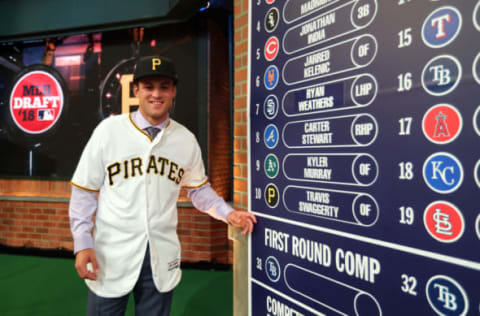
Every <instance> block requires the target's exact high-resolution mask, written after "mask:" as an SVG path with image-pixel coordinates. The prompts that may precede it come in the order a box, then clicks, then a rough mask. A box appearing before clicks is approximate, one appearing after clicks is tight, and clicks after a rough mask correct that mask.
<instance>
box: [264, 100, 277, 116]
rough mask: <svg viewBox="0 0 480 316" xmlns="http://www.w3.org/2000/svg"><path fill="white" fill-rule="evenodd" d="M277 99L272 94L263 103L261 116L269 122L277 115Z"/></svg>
mask: <svg viewBox="0 0 480 316" xmlns="http://www.w3.org/2000/svg"><path fill="white" fill-rule="evenodd" d="M278 108H279V105H278V99H277V97H276V96H275V95H274V94H270V95H269V96H268V97H267V98H266V99H265V102H264V103H263V114H264V115H265V117H266V118H268V119H269V120H271V119H273V118H275V116H277V114H278Z"/></svg>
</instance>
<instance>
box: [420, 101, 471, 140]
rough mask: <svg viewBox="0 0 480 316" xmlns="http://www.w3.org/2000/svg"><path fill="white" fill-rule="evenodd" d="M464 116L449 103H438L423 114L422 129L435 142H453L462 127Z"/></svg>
mask: <svg viewBox="0 0 480 316" xmlns="http://www.w3.org/2000/svg"><path fill="white" fill-rule="evenodd" d="M462 124H463V123H462V116H461V115H460V113H459V112H458V110H457V109H456V108H454V107H453V106H452V105H449V104H437V105H435V106H433V107H431V108H430V109H428V111H427V113H425V115H424V116H423V121H422V129H423V133H424V134H425V136H426V137H427V139H428V140H429V141H431V142H432V143H435V144H447V143H450V142H452V141H453V140H454V139H455V138H457V136H458V135H459V134H460V131H461V129H462Z"/></svg>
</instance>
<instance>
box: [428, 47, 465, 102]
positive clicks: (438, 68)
mask: <svg viewBox="0 0 480 316" xmlns="http://www.w3.org/2000/svg"><path fill="white" fill-rule="evenodd" d="M461 77H462V66H461V64H460V62H459V61H458V60H457V59H456V58H455V57H453V56H450V55H441V56H437V57H435V58H433V59H432V60H430V61H429V62H428V63H427V65H426V66H425V68H423V72H422V86H423V88H424V89H425V91H427V93H429V94H431V95H434V96H441V95H446V94H448V93H450V92H452V91H453V90H454V89H455V88H456V87H457V85H458V83H459V82H460V78H461Z"/></svg>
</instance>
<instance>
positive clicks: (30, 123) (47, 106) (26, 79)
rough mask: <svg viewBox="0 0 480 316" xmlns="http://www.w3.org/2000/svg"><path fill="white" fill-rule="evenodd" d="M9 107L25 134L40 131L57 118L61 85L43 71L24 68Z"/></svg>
mask: <svg viewBox="0 0 480 316" xmlns="http://www.w3.org/2000/svg"><path fill="white" fill-rule="evenodd" d="M9 107H10V114H11V117H12V119H13V122H14V123H15V125H16V126H17V127H18V128H19V129H21V130H22V131H24V132H25V133H28V134H42V133H44V132H46V131H48V130H49V129H51V128H52V127H53V126H54V125H55V123H56V122H57V121H58V119H59V118H60V115H61V113H62V110H63V107H64V96H63V90H62V87H61V85H60V83H59V82H58V80H57V79H56V78H55V77H54V76H53V75H51V74H50V73H48V72H46V71H41V70H37V71H31V72H27V73H26V74H25V75H23V76H22V77H20V78H19V79H18V80H17V82H16V83H15V86H14V87H13V89H12V93H11V95H10V106H9Z"/></svg>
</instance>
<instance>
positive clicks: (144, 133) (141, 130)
mask: <svg viewBox="0 0 480 316" xmlns="http://www.w3.org/2000/svg"><path fill="white" fill-rule="evenodd" d="M128 118H129V119H130V123H132V124H133V126H134V127H135V128H136V129H137V130H138V131H139V132H140V133H142V134H143V135H145V136H147V137H148V139H150V142H151V141H152V140H153V139H152V137H151V136H150V135H149V134H148V133H147V132H145V131H144V130H143V129H141V128H140V127H138V126H137V124H135V122H134V121H133V118H132V112H130V113H129V114H128Z"/></svg>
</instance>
